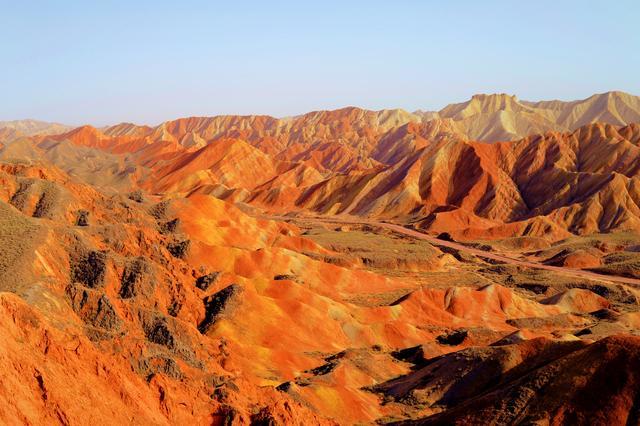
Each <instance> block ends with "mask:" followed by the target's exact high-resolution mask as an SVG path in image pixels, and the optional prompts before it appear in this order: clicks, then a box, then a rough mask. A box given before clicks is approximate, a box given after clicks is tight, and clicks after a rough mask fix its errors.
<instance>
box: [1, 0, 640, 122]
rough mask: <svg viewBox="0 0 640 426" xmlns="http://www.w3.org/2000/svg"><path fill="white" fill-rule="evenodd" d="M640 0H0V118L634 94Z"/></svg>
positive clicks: (132, 118) (639, 83) (163, 115)
mask: <svg viewBox="0 0 640 426" xmlns="http://www.w3.org/2000/svg"><path fill="white" fill-rule="evenodd" d="M639 18H640V2H638V1H637V0H631V1H624V0H622V1H616V2H611V1H591V2H590V1H587V0H583V1H574V0H562V1H560V0H555V1H535V2H524V1H426V0H425V1H403V0H397V1H377V0H368V1H347V0H343V1H333V0H324V1H295V2H294V1H291V2H288V1H287V2H285V1H277V0H272V1H268V2H267V1H225V2H218V1H189V0H185V1H179V2H178V1H174V2H169V1H162V0H156V1H144V0H139V1H118V0H111V1H109V0H104V1H99V2H98V1H72V0H55V1H54V0H48V1H36V0H31V1H30V0H24V1H17V0H11V1H8V0H0V93H1V95H0V96H1V98H0V99H1V101H0V120H13V119H25V118H33V119H40V120H46V121H55V122H61V123H65V124H70V125H81V124H93V125H97V126H102V125H107V124H114V123H118V122H123V121H126V122H134V123H137V124H150V125H155V124H158V123H160V122H162V121H164V120H168V119H173V118H178V117H185V116H205V115H218V114H269V115H274V116H278V117H281V116H289V115H296V114H300V113H304V112H308V111H314V110H319V109H334V108H340V107H344V106H350V105H354V106H359V107H363V108H369V109H383V108H404V109H406V110H409V111H413V110H416V109H422V110H438V109H440V108H442V107H444V106H445V105H447V104H449V103H453V102H462V101H464V100H466V99H468V98H469V97H471V96H472V95H473V94H476V93H508V94H515V95H517V96H518V97H519V98H520V99H526V100H542V99H545V100H546V99H563V100H573V99H582V98H585V97H588V96H590V95H591V94H594V93H602V92H606V91H609V90H622V91H625V92H629V93H632V94H635V95H640V30H638V22H639V21H640V19H639Z"/></svg>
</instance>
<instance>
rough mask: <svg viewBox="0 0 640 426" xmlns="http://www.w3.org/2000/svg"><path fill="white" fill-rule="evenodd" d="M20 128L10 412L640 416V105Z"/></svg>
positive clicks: (614, 98)
mask: <svg viewBox="0 0 640 426" xmlns="http://www.w3.org/2000/svg"><path fill="white" fill-rule="evenodd" d="M0 144H1V145H0V182H1V183H2V184H1V185H0V339H1V340H2V342H3V344H2V345H0V366H2V368H3V379H2V380H0V423H6V424H102V423H107V422H109V423H113V424H121V423H122V424H163V425H164V424H167V425H169V424H213V425H234V426H235V425H246V424H258V425H262V424H264V425H280V424H296V425H308V424H319V425H325V424H326V425H336V424H461V425H462V424H495V425H498V424H588V423H595V424H613V425H628V424H637V422H638V420H639V419H640V410H639V407H640V403H639V402H638V401H640V375H639V374H638V373H637V372H638V371H640V337H639V335H640V331H639V330H640V290H639V289H640V266H639V265H640V245H639V244H638V235H640V98H638V97H634V96H631V95H628V94H625V93H622V92H609V93H605V94H599V95H594V96H592V97H589V98H587V99H585V100H581V101H573V102H562V101H544V102H526V101H520V100H518V99H517V98H515V97H513V96H508V95H503V94H500V95H477V96H474V97H473V98H472V99H471V100H469V101H467V102H464V103H460V104H453V105H449V106H447V107H445V108H443V109H442V110H440V111H437V112H421V111H416V112H412V113H410V112H407V111H403V110H397V109H396V110H382V111H369V110H365V109H360V108H354V107H349V108H343V109H339V110H334V111H315V112H310V113H307V114H303V115H300V116H295V117H289V118H274V117H269V116H216V117H190V118H180V119H176V120H171V121H167V122H164V123H161V124H160V125H157V126H141V125H135V124H131V123H121V124H118V125H114V126H107V127H103V128H96V127H93V126H88V125H87V126H81V127H68V126H63V125H59V124H51V123H44V122H35V121H32V120H29V121H23V122H20V121H17V122H3V123H0Z"/></svg>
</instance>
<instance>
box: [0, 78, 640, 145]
mask: <svg viewBox="0 0 640 426" xmlns="http://www.w3.org/2000/svg"><path fill="white" fill-rule="evenodd" d="M430 121H437V122H441V121H442V122H444V124H438V125H432V127H434V126H446V127H448V129H449V131H450V132H455V133H456V134H457V135H458V136H459V137H462V138H465V139H469V140H476V141H482V142H497V141H508V140H514V139H521V138H524V137H527V136H529V135H532V134H540V133H545V132H548V131H557V132H570V131H573V130H576V129H577V128H579V127H582V126H584V125H587V124H591V123H596V122H599V123H604V124H611V125H614V126H617V127H622V126H626V125H628V124H631V123H638V122H640V97H638V96H634V95H631V94H628V93H625V92H620V91H611V92H606V93H601V94H595V95H592V96H590V97H588V98H585V99H581V100H575V101H561V100H551V101H535V102H532V101H524V100H520V99H518V98H517V97H516V96H513V95H507V94H504V93H501V94H477V95H474V96H472V98H471V99H469V100H468V101H465V102H461V103H453V104H449V105H447V106H446V107H444V108H442V109H441V110H439V111H415V112H408V111H406V110H403V109H385V110H379V111H373V110H367V109H362V108H357V107H345V108H340V109H336V110H322V111H312V112H308V113H305V114H301V115H297V116H293V117H286V118H276V117H272V116H268V115H247V116H242V115H219V116H211V117H186V118H178V119H175V120H169V121H165V122H163V123H161V124H159V125H157V126H154V127H153V126H146V125H136V124H132V123H119V124H116V125H113V126H106V127H102V128H100V131H101V132H102V133H104V134H105V135H107V136H137V137H141V136H150V135H152V137H153V139H156V140H172V141H178V142H180V143H181V144H182V145H184V146H194V147H202V146H204V145H206V143H207V141H209V140H212V139H217V138H220V137H238V138H242V139H249V140H251V139H257V138H264V137H267V136H268V137H273V138H275V139H280V140H281V139H282V138H283V137H286V138H287V139H288V140H290V141H291V140H294V141H297V142H305V143H306V142H315V141H317V140H320V139H322V140H327V139H331V140H344V139H349V140H350V142H351V145H352V146H353V145H354V142H355V145H358V146H360V147H362V146H363V145H367V141H366V139H367V138H368V135H369V136H370V135H371V134H379V133H383V132H385V131H388V130H390V129H392V128H397V127H400V126H403V125H405V124H407V123H427V122H430ZM72 129H73V127H72V126H67V125H64V124H59V123H48V122H44V121H38V120H15V121H0V142H2V141H6V140H9V139H15V138H17V137H21V136H34V135H55V134H61V133H65V132H68V131H70V130H72ZM345 130H347V131H345ZM283 135H284V136H283ZM314 138H315V140H314Z"/></svg>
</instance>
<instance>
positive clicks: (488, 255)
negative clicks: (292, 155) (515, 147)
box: [269, 216, 640, 286]
mask: <svg viewBox="0 0 640 426" xmlns="http://www.w3.org/2000/svg"><path fill="white" fill-rule="evenodd" d="M269 218H270V219H274V220H291V219H299V220H304V221H308V222H322V223H346V224H354V225H370V226H374V227H379V228H386V229H389V230H391V231H394V232H398V233H400V234H404V235H407V236H410V237H413V238H418V239H421V240H426V241H428V242H430V243H431V244H433V245H436V246H443V247H449V248H453V249H456V250H460V251H465V252H467V253H470V254H473V255H476V256H478V257H482V258H484V259H491V260H497V261H499V262H504V263H509V264H512V265H517V266H524V267H527V268H536V269H545V270H547V271H552V272H556V273H558V274H565V275H572V276H577V277H581V278H588V279H592V280H598V281H609V282H617V283H623V284H631V285H637V286H640V279H637V278H630V277H621V276H617V275H606V274H598V273H596V272H590V271H583V270H581V269H573V268H565V267H562V266H551V265H545V264H543V263H538V262H532V261H528V260H522V259H515V258H513V257H509V256H505V255H503V254H499V253H495V252H490V251H485V250H480V249H477V248H473V247H468V246H465V245H463V244H460V243H456V242H453V241H445V240H441V239H439V238H436V237H433V236H430V235H427V234H423V233H422V232H418V231H415V230H413V229H408V228H405V227H404V226H402V225H396V224H393V223H387V222H376V221H369V220H361V219H360V220H358V219H353V218H339V217H337V218H335V219H334V218H310V217H301V218H293V217H285V216H271V217H269Z"/></svg>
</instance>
